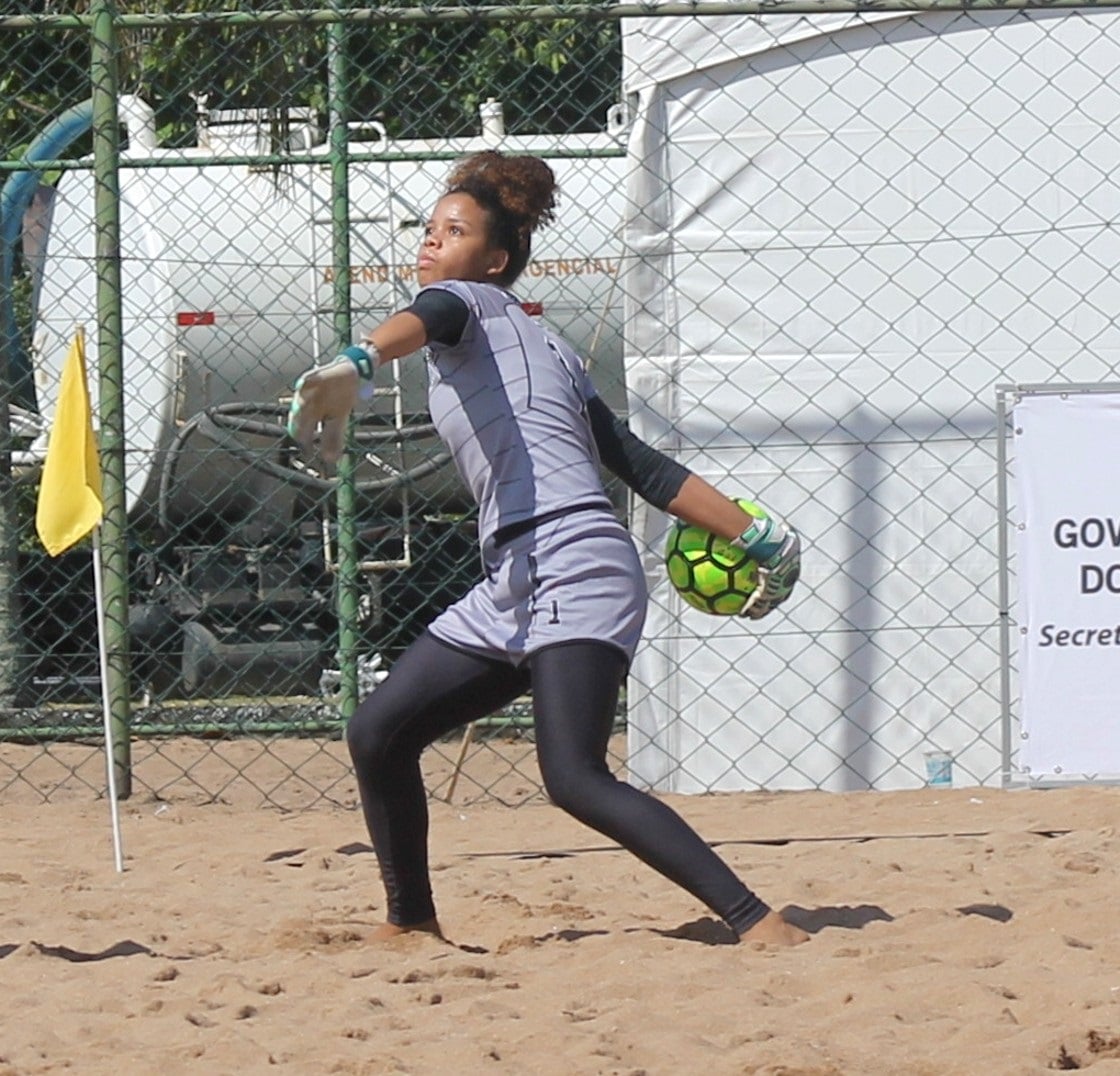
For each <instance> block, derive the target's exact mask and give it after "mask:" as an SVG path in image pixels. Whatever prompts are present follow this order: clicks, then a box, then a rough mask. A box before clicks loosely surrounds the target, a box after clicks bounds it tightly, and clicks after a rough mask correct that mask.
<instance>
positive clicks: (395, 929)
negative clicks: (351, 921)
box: [370, 916, 446, 942]
mask: <svg viewBox="0 0 1120 1076" xmlns="http://www.w3.org/2000/svg"><path fill="white" fill-rule="evenodd" d="M405 934H433V935H435V937H437V938H439V939H440V941H446V939H445V938H444V936H443V931H442V930H440V927H439V920H438V919H436V918H435V917H434V916H433V917H432V918H431V919H425V920H424V921H423V922H422V923H412V924H411V925H409V926H406V927H402V926H398V925H397V924H396V923H382V924H381V926H379V927H378V928H377V929H376V930H375V931H374V932H373V933H372V934H371V935H370V939H371V940H372V941H375V942H383V941H389V940H390V939H392V938H400V937H403V936H404V935H405Z"/></svg>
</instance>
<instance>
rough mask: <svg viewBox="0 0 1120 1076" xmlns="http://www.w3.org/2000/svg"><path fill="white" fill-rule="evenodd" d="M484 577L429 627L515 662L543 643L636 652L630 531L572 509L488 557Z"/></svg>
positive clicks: (641, 579)
mask: <svg viewBox="0 0 1120 1076" xmlns="http://www.w3.org/2000/svg"><path fill="white" fill-rule="evenodd" d="M485 559H486V564H485V569H486V577H485V578H484V579H483V580H482V581H481V582H479V583H478V584H477V585H476V586H475V587H474V588H473V589H472V590H471V591H470V593H468V594H467V595H466V596H465V597H463V598H461V599H460V600H459V601H457V602H456V603H455V604H454V605H452V606H451V607H450V608H448V609H446V610H445V611H444V612H442V613H441V614H440V615H439V616H438V617H436V619H435V620H433V621H432V623H431V624H430V625H429V630H430V631H431V633H432V634H433V635H434V636H435V637H436V638H437V639H441V640H442V641H443V642H445V643H449V644H450V645H451V646H457V647H460V648H462V649H465V650H470V651H472V652H474V653H477V654H482V655H484V656H486V657H491V658H497V659H499V660H503V661H509V662H511V663H512V664H514V665H519V664H521V662H523V661H524V660H525V658H526V657H528V656H529V655H530V654H532V653H533V652H534V651H536V650H540V649H542V648H543V647H546V646H554V645H555V644H557V643H569V642H588V641H596V642H604V643H609V644H611V645H613V646H616V647H618V649H619V650H621V651H622V652H623V653H624V654H625V655H626V659H627V661H629V660H631V659H632V658H633V656H634V650H635V649H636V648H637V645H638V640H639V638H640V637H641V634H642V625H643V624H644V623H645V618H646V598H647V596H646V581H645V575H644V574H643V572H642V567H641V562H640V561H639V559H638V551H637V549H635V547H634V542H633V539H632V538H631V537H630V532H629V531H627V530H626V528H625V527H623V526H622V524H621V523H619V522H618V520H617V519H615V518H614V516H613V515H611V514H610V513H608V512H605V511H600V510H588V511H580V512H573V513H571V514H570V515H566V516H561V517H560V518H559V519H554V520H552V521H550V522H548V523H543V524H541V525H540V526H539V527H537V528H536V529H535V530H532V531H529V532H527V533H526V534H522V535H520V536H519V537H517V538H514V539H513V540H512V541H510V542H509V543H508V544H506V545H503V546H502V547H501V548H500V549H497V550H495V551H493V552H490V553H488V554H487V555H486V558H485Z"/></svg>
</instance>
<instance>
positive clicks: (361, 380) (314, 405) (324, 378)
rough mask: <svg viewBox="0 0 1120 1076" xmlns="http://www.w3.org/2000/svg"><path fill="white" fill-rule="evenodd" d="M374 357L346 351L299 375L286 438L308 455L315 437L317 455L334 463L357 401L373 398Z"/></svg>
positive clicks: (355, 350) (362, 350) (365, 352)
mask: <svg viewBox="0 0 1120 1076" xmlns="http://www.w3.org/2000/svg"><path fill="white" fill-rule="evenodd" d="M375 358H376V356H375V355H373V354H371V352H370V351H368V350H367V349H366V348H364V347H357V346H354V347H348V348H347V349H346V350H345V351H343V352H342V354H341V355H339V356H338V358H336V359H335V360H334V362H332V363H330V364H329V365H327V366H316V367H314V368H313V369H311V370H308V371H307V372H306V373H304V374H300V376H299V378H298V379H297V380H296V383H295V386H294V388H293V391H292V402H291V404H290V405H289V407H288V436H289V437H291V438H292V439H293V440H294V441H296V442H298V443H299V445H300V447H301V448H302V449H303V450H304V451H305V452H308V451H310V450H311V447H312V445H313V444H314V443H315V435H316V433H318V434H319V455H320V457H322V459H323V460H324V461H325V462H326V463H335V462H337V461H338V459H339V458H340V457H341V456H342V453H343V451H344V450H345V448H346V424H347V423H348V422H349V420H350V412H351V411H353V410H354V407H355V405H356V404H357V402H358V400H359V399H361V398H365V399H368V398H369V397H370V396H372V395H373V368H374V365H375Z"/></svg>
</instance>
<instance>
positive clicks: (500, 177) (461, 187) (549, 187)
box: [447, 149, 556, 235]
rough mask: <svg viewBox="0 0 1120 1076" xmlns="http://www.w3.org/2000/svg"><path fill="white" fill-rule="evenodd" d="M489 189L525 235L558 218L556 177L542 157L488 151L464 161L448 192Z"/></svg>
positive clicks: (455, 171)
mask: <svg viewBox="0 0 1120 1076" xmlns="http://www.w3.org/2000/svg"><path fill="white" fill-rule="evenodd" d="M480 189H481V190H485V191H486V193H487V194H488V195H489V197H490V199H493V200H494V201H495V202H497V204H498V205H499V206H500V207H501V210H502V212H503V213H506V214H508V215H509V217H510V218H512V219H513V220H514V221H516V222H517V226H518V231H520V232H522V233H523V234H525V235H528V234H529V233H531V232H535V231H536V230H537V229H538V228H540V227H542V226H544V225H546V224H551V223H552V222H553V221H554V220H555V219H556V176H555V175H554V174H553V171H552V169H551V168H550V167H549V166H548V165H547V164H546V163H545V162H544V161H542V160H541V159H540V158H539V157H507V156H505V155H503V154H501V153H499V152H498V151H497V150H492V149H488V150H484V151H483V152H482V153H476V154H475V155H474V156H473V157H468V158H467V159H466V160H465V161H461V162H460V163H459V164H458V165H457V166H456V167H455V169H454V171H453V172H452V173H451V175H450V177H449V178H448V181H447V190H448V193H452V192H454V191H464V192H466V193H468V194H472V193H475V192H477V191H479V190H480Z"/></svg>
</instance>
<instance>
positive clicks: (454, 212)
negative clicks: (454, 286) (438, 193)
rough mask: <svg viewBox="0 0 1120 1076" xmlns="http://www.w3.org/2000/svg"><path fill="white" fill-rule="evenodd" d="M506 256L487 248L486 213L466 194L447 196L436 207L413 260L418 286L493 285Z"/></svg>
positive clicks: (488, 235)
mask: <svg viewBox="0 0 1120 1076" xmlns="http://www.w3.org/2000/svg"><path fill="white" fill-rule="evenodd" d="M507 261H508V256H507V254H506V253H505V251H503V250H495V249H494V248H493V247H492V246H491V245H490V221H489V218H488V217H487V215H486V210H484V209H483V208H482V206H480V205H479V204H478V202H476V201H475V200H474V199H473V198H472V197H471V196H470V195H469V194H462V193H459V194H446V195H444V196H443V197H442V198H441V199H440V200H439V201H438V202H437V203H436V208H435V210H434V211H433V212H432V216H431V218H430V219H429V221H428V223H427V226H426V227H425V228H424V239H423V242H422V243H421V244H420V253H419V255H418V256H417V259H416V268H417V277H418V279H419V281H420V283H421V285H427V284H432V283H434V282H435V281H437V280H476V281H482V282H486V281H494V280H496V278H497V277H498V276H499V275H500V274H501V271H502V270H503V269H504V268H505V265H506V262H507Z"/></svg>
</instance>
